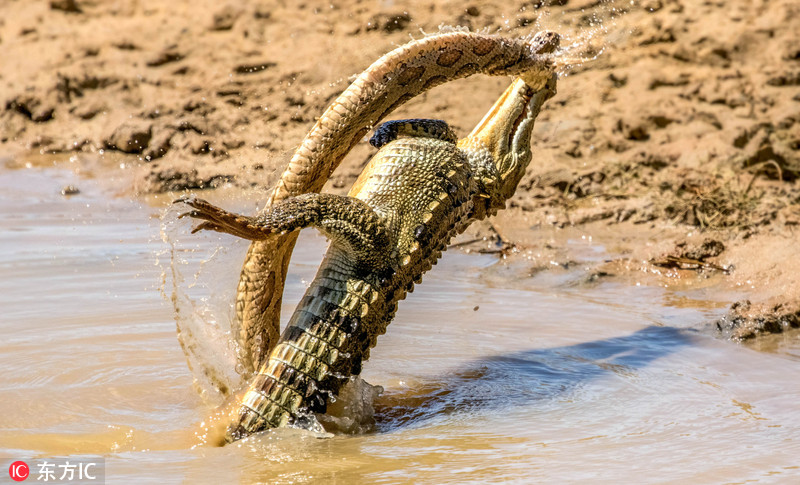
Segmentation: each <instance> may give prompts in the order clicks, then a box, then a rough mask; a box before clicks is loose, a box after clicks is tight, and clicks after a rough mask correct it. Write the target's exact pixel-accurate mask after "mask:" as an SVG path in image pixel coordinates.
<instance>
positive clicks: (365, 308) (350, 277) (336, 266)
mask: <svg viewBox="0 0 800 485" xmlns="http://www.w3.org/2000/svg"><path fill="white" fill-rule="evenodd" d="M176 203H183V204H186V205H188V206H190V207H191V208H192V210H190V211H188V212H186V213H184V214H182V215H181V216H180V217H192V218H195V219H199V220H201V221H203V222H201V223H200V224H199V225H198V226H197V227H195V228H194V230H193V231H192V232H197V231H200V230H212V231H218V232H223V233H228V234H232V235H235V236H239V237H242V238H246V239H250V240H254V241H261V240H267V239H269V238H270V237H275V236H276V235H278V234H282V233H286V232H291V231H296V230H299V229H302V228H305V227H316V228H317V229H319V230H320V231H322V232H323V233H325V234H326V235H328V236H329V237H330V239H331V249H330V250H329V251H328V253H327V255H326V258H325V261H324V262H323V265H322V269H321V271H320V273H319V274H318V275H317V277H316V278H315V280H314V282H313V283H312V285H311V286H310V288H309V290H308V292H307V293H306V295H305V296H304V298H303V300H302V301H301V302H300V305H299V307H298V308H299V309H300V310H298V311H296V312H295V313H294V314H293V316H292V318H291V320H290V321H289V323H288V325H287V327H286V330H285V331H284V332H283V335H282V338H281V339H280V342H279V343H278V344H277V346H276V347H275V348H274V349H272V352H271V353H270V358H269V361H268V362H267V363H266V364H264V365H263V366H262V367H261V368H260V369H259V371H258V373H257V374H256V375H255V377H254V378H253V379H252V381H251V382H250V384H249V386H248V388H247V390H246V392H244V393H243V394H242V395H241V398H239V399H237V401H236V409H235V413H236V414H235V415H234V416H233V417H232V424H231V425H230V426H229V428H228V430H227V433H226V440H228V441H235V440H237V439H240V438H242V437H244V436H247V435H249V434H251V433H252V432H253V431H254V430H259V429H264V428H270V427H278V426H284V425H286V424H289V423H296V424H305V425H306V426H308V424H307V423H305V421H309V422H312V419H313V413H315V412H324V411H325V408H326V405H327V401H328V398H329V397H330V396H331V395H333V394H335V393H336V392H337V391H338V389H339V388H340V387H341V385H342V384H343V383H344V382H345V381H346V380H347V379H348V378H349V376H351V375H354V374H358V373H360V371H361V363H362V361H363V359H364V358H366V356H367V355H368V353H369V348H370V347H371V346H372V345H374V341H375V338H376V337H377V334H378V333H382V329H384V328H385V326H386V324H387V323H388V319H387V318H386V316H387V309H386V306H387V304H388V303H387V301H386V296H387V295H386V294H384V293H385V292H384V291H382V289H383V288H382V286H383V287H385V286H386V282H387V281H389V280H390V279H391V277H392V276H393V275H394V274H395V267H396V266H398V264H396V263H394V261H395V259H396V256H395V257H393V256H392V253H393V251H392V250H391V249H390V248H391V247H392V246H393V244H392V242H391V238H390V236H389V235H388V233H387V230H386V227H385V226H384V222H383V220H382V219H381V217H380V216H379V215H378V214H377V213H376V212H375V211H374V210H373V209H372V208H371V207H370V206H369V205H367V204H366V203H365V202H363V201H361V200H359V199H356V198H353V197H344V196H337V195H331V194H306V195H303V196H299V197H292V198H289V199H286V200H284V201H282V202H281V203H278V204H276V205H274V206H272V207H271V208H270V210H268V211H266V212H265V213H264V214H262V215H261V216H259V217H247V216H241V215H237V214H233V213H230V212H227V211H225V210H222V209H220V208H218V207H216V206H214V205H212V204H210V203H208V202H206V201H204V200H202V199H194V198H182V199H179V200H177V201H176ZM382 282H383V283H382ZM395 307H396V306H393V308H395ZM388 313H393V311H392V312H388Z"/></svg>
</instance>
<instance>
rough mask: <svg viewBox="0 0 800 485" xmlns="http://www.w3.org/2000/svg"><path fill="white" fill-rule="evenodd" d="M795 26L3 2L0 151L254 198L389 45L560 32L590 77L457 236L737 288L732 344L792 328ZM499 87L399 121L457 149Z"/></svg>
mask: <svg viewBox="0 0 800 485" xmlns="http://www.w3.org/2000/svg"><path fill="white" fill-rule="evenodd" d="M798 18H800V4H798V3H797V2H796V1H795V0H782V1H780V0H779V1H766V0H755V1H753V0H730V1H712V0H705V1H689V0H643V1H637V2H604V1H588V0H549V1H548V0H544V1H520V0H512V1H503V2H499V1H480V2H478V1H474V2H470V1H466V2H465V1H463V0H458V1H448V0H446V1H441V2H433V1H419V2H417V1H415V2H403V1H397V2H372V1H361V0H343V1H337V2H283V1H279V0H274V1H246V2H231V3H229V4H220V3H219V2H213V1H209V0H201V1H195V2H188V1H175V2H161V1H158V0H141V1H131V2H118V1H108V0H52V1H27V0H7V1H5V2H2V4H0V64H1V65H2V66H3V69H2V70H0V154H2V155H10V156H12V157H14V158H15V159H17V160H24V159H25V158H26V157H29V156H30V155H31V154H37V153H45V154H47V153H52V154H56V156H59V155H63V157H73V160H76V161H77V163H79V164H81V163H86V164H91V163H95V164H96V163H98V162H97V161H98V160H100V162H99V163H100V165H103V166H111V167H119V166H122V167H127V168H128V170H127V172H129V173H130V174H131V177H130V180H131V182H130V187H128V188H127V189H129V192H132V193H143V192H161V191H173V190H185V189H201V188H214V187H217V186H220V185H222V184H234V185H237V186H241V187H256V188H264V187H269V186H271V184H272V183H273V182H274V181H275V180H276V178H277V176H278V174H279V172H280V170H282V168H283V166H284V165H285V163H286V161H287V160H288V158H289V156H290V154H291V153H292V150H293V149H294V148H295V147H296V146H297V145H298V144H299V142H300V140H301V139H302V137H303V136H304V135H305V133H306V132H307V131H308V130H309V128H310V127H311V126H312V125H313V123H314V120H315V117H316V116H319V114H320V113H321V112H322V111H323V109H324V108H325V106H326V105H327V104H328V103H329V102H330V101H331V100H332V99H333V98H334V97H335V96H336V95H337V94H338V93H339V92H341V91H342V90H343V89H344V88H345V87H346V86H347V83H348V80H350V79H351V78H352V77H353V76H354V75H356V74H357V73H358V72H360V71H361V70H363V69H364V68H365V67H367V66H368V65H369V64H370V63H371V62H372V61H374V60H375V59H377V58H378V57H379V56H380V55H382V54H383V53H385V52H387V51H389V50H391V49H392V48H394V47H396V46H398V45H400V44H403V43H405V42H407V41H408V40H409V39H411V38H419V37H421V36H423V35H424V33H434V32H437V31H438V30H439V29H440V26H442V25H444V26H462V27H467V28H469V29H471V30H478V31H487V32H498V33H501V34H503V35H508V36H523V35H528V34H530V33H531V32H532V31H535V30H540V29H550V30H555V31H558V32H560V33H561V34H562V35H563V36H564V38H565V44H566V45H567V46H571V47H570V49H569V54H570V55H580V56H583V57H584V58H586V59H587V62H584V63H582V64H579V65H576V66H574V67H572V68H571V69H568V70H566V71H565V72H564V73H563V76H562V78H561V80H560V82H559V94H558V95H557V97H555V98H554V99H552V100H551V101H550V102H549V103H548V104H547V106H546V107H545V110H544V111H543V112H542V114H541V115H540V117H539V120H538V122H537V127H536V131H535V136H534V151H535V155H534V156H535V158H534V162H533V163H532V165H531V167H530V169H529V171H528V174H527V176H526V177H525V179H524V180H523V181H522V183H521V185H520V187H519V190H518V192H517V194H516V195H515V197H514V198H513V199H512V200H511V201H510V203H509V210H507V211H506V212H505V213H503V214H501V215H500V216H499V217H498V218H497V219H496V220H494V221H493V222H492V223H491V224H482V225H479V226H477V227H476V228H475V229H474V230H473V231H472V233H471V236H472V237H474V236H475V235H481V236H482V235H486V234H487V233H491V234H490V235H492V237H494V238H495V240H497V241H500V242H501V244H497V245H496V246H497V247H498V248H499V249H498V250H499V251H500V252H501V253H502V254H504V255H506V256H508V257H523V256H524V257H528V258H529V259H531V260H532V261H533V262H532V263H531V264H533V265H534V266H536V265H537V264H540V263H537V261H539V262H541V261H546V260H547V259H548V258H550V261H553V260H563V261H564V262H567V261H571V260H572V258H573V257H578V256H575V255H570V254H568V253H567V252H565V251H560V250H558V249H557V248H554V247H553V245H552V244H550V243H549V242H548V241H549V240H550V238H551V235H552V234H553V231H559V230H576V229H577V230H578V231H580V232H581V233H582V234H584V235H590V236H591V237H593V238H595V239H596V240H598V241H601V242H602V243H603V244H605V245H606V246H607V247H608V248H611V254H613V255H614V258H613V260H611V261H605V262H601V263H593V264H591V265H588V267H587V275H588V276H587V280H591V279H592V278H594V277H598V275H599V276H602V277H611V278H620V279H624V280H630V281H633V280H636V281H640V280H645V281H646V282H647V283H649V284H661V285H680V286H686V287H698V286H709V285H711V286H712V287H713V288H715V289H717V290H718V291H720V292H725V291H731V292H732V293H731V294H733V292H736V291H740V292H741V291H743V292H744V293H746V294H747V301H744V300H738V301H736V302H733V301H732V304H733V305H732V308H731V311H730V314H729V315H728V316H726V317H725V318H723V319H721V320H720V321H719V322H716V323H715V324H713V326H715V327H717V328H718V331H719V332H720V333H721V334H723V335H725V336H730V337H733V338H737V339H747V338H751V337H755V336H757V335H760V334H762V333H770V332H779V331H784V330H786V329H788V328H792V327H797V326H798V320H799V318H798V304H800V281H799V278H800V277H798V276H797V275H798V274H800V263H798V262H797V253H798V249H799V248H800V245H798V242H797V231H798V225H800V190H799V187H798V183H800V182H798V176H799V175H800V30H799V29H798V20H797V19H798ZM507 83H508V80H507V79H494V78H474V79H468V80H463V81H458V82H455V83H451V84H448V85H445V86H442V87H439V88H436V89H435V90H433V91H431V92H429V93H427V94H425V95H422V96H420V97H419V98H418V99H415V100H412V101H411V102H410V103H408V104H407V105H406V106H404V107H402V108H401V109H400V110H399V111H398V112H396V113H395V115H394V117H397V118H403V117H429V118H440V119H445V120H447V121H448V122H449V123H450V124H451V125H452V126H453V127H454V129H455V130H456V132H457V133H459V134H460V135H462V136H463V135H465V134H466V133H468V132H469V131H470V130H471V128H472V126H474V125H475V123H476V122H477V121H479V120H480V118H481V117H482V115H483V113H484V112H485V111H486V110H487V109H488V108H489V107H490V106H491V104H492V103H493V101H494V99H495V98H496V97H497V96H498V95H499V94H500V92H502V90H503V88H504V87H505V85H507ZM371 153H372V149H371V148H370V147H369V146H368V144H367V143H365V142H362V143H360V144H359V145H358V146H357V147H356V148H355V149H354V151H353V152H352V153H351V155H350V156H349V158H348V159H347V160H346V161H345V162H344V163H343V165H342V167H341V168H340V169H339V170H338V171H337V172H336V173H335V174H334V177H333V178H332V179H331V181H330V182H329V184H328V187H327V190H330V191H334V192H343V191H345V190H346V188H347V187H348V186H349V185H350V183H352V181H353V180H354V179H355V177H356V176H357V175H358V173H359V172H360V170H361V168H362V167H363V165H364V163H365V162H366V160H367V159H368V157H369V156H370V154H371ZM116 170H119V169H116ZM468 237H470V236H468ZM490 242H491V241H490ZM481 244H484V245H485V242H482V243H481ZM533 248H538V249H536V251H538V252H535V251H534V249H533ZM559 258H560V259H559ZM540 265H541V266H546V265H544V264H543V263H542V264H540Z"/></svg>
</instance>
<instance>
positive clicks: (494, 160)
mask: <svg viewBox="0 0 800 485" xmlns="http://www.w3.org/2000/svg"><path fill="white" fill-rule="evenodd" d="M556 78H557V76H556V74H555V73H551V74H550V76H549V77H548V79H547V80H546V81H545V82H544V84H543V86H542V87H540V88H539V89H534V88H532V87H531V86H530V85H528V84H527V83H526V82H525V81H524V80H523V79H522V78H517V79H516V80H515V81H514V82H513V83H512V84H511V86H509V87H508V89H506V91H505V92H504V93H503V95H502V96H500V98H499V99H498V100H497V102H496V103H495V104H494V106H493V107H492V109H490V110H489V112H488V113H487V114H486V116H485V117H484V118H483V120H481V122H480V123H478V126H476V127H475V129H474V130H473V131H472V133H470V134H469V136H467V137H466V138H464V139H463V140H460V141H459V147H460V148H462V149H463V150H464V152H465V153H466V155H467V158H468V159H469V160H471V161H472V164H473V166H475V167H478V170H481V167H483V170H487V169H488V170H490V171H491V172H493V173H492V176H489V177H486V183H485V185H486V186H485V187H484V191H485V193H484V194H483V197H485V198H486V199H488V200H487V202H488V207H487V211H488V213H490V214H491V213H493V212H494V211H496V210H497V209H501V208H503V207H505V201H506V200H507V199H508V198H510V197H511V196H512V195H514V191H515V190H516V188H517V185H518V184H519V181H520V180H521V179H522V176H523V175H524V174H525V169H526V168H527V167H528V164H529V163H530V161H531V158H532V154H531V133H532V131H533V124H534V121H535V120H536V116H537V115H538V114H539V111H540V110H541V108H542V105H543V104H544V102H545V101H547V100H548V99H550V98H551V97H552V96H554V95H555V93H556ZM487 164H488V165H489V167H487Z"/></svg>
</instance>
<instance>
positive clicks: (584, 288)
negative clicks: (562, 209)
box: [0, 168, 800, 484]
mask: <svg viewBox="0 0 800 485" xmlns="http://www.w3.org/2000/svg"><path fill="white" fill-rule="evenodd" d="M69 183H76V184H77V185H78V186H79V188H80V189H81V190H82V192H81V193H80V194H78V195H75V196H71V197H64V196H62V195H61V194H60V193H59V191H60V189H61V187H62V186H64V185H66V184H69ZM0 187H2V190H1V191H0V226H1V227H2V230H1V231H0V308H2V312H0V321H2V323H1V324H0V329H1V330H0V331H2V339H0V370H1V371H2V376H3V377H2V379H0V457H3V458H13V459H26V458H27V459H32V458H36V457H50V456H55V455H61V456H64V455H67V456H73V457H74V456H83V455H101V456H103V457H105V458H106V463H107V471H106V476H107V477H108V481H109V482H110V483H147V482H153V483H156V482H158V483H170V482H183V481H185V482H203V483H220V482H222V483H225V482H242V483H257V482H264V483H312V482H314V483H316V482H320V483H348V484H351V483H419V482H424V483H439V482H451V483H469V482H481V483H483V482H498V481H508V482H519V483H525V482H545V481H546V482H555V481H572V482H577V481H580V482H607V483H608V482H619V481H622V482H637V483H638V482H641V483H645V482H677V481H692V482H695V483H708V482H714V483H744V482H752V481H757V482H758V481H760V482H765V483H770V482H773V483H786V482H791V481H793V480H797V479H798V478H799V477H800V468H798V465H800V463H798V458H797V457H798V456H800V424H798V423H799V422H800V405H799V404H798V403H800V385H798V375H800V352H798V348H799V347H800V346H798V344H797V339H796V337H794V340H793V341H788V340H787V341H783V343H780V342H778V343H776V344H775V345H774V346H771V347H770V349H769V350H770V351H761V352H759V351H756V350H753V349H751V348H747V347H742V346H739V345H735V344H731V343H729V342H724V341H719V340H716V339H714V338H713V337H711V336H709V335H707V334H705V333H703V332H702V331H696V330H694V329H695V328H698V326H700V325H701V324H703V323H705V322H707V321H709V320H712V319H714V318H715V317H717V316H719V315H721V314H722V313H724V310H725V306H726V302H727V301H730V300H725V301H722V299H721V298H720V299H718V300H715V298H714V297H713V295H710V293H709V292H708V291H707V290H694V291H691V290H683V291H675V290H668V289H664V288H657V287H645V286H643V287H631V286H627V285H624V286H623V285H619V284H616V283H608V282H599V283H593V284H582V283H580V282H581V281H582V279H583V276H584V274H583V270H582V269H581V268H580V267H579V266H580V265H578V266H576V268H575V269H574V270H569V271H561V272H558V273H538V274H536V275H534V276H530V273H531V271H530V270H529V268H527V267H526V265H525V263H524V261H516V262H514V263H505V262H502V261H498V259H497V258H496V257H494V256H492V255H467V254H463V253H460V252H458V251H450V252H449V253H447V254H446V256H445V258H444V259H443V261H442V262H441V263H440V264H439V265H438V266H437V267H436V268H435V269H434V271H432V272H431V273H430V274H429V275H428V276H427V277H426V279H425V282H424V284H423V285H421V286H420V287H419V288H418V290H417V291H416V292H415V293H414V294H413V295H411V296H410V297H409V298H408V299H407V300H406V301H405V302H404V303H403V304H402V305H401V308H400V312H399V313H398V316H397V318H396V319H395V321H394V322H393V323H392V325H391V326H390V327H389V331H388V333H387V334H386V335H385V336H383V337H382V338H381V340H380V342H379V345H378V347H377V348H376V349H375V350H374V352H373V357H372V359H371V360H370V361H369V363H368V364H367V365H366V366H365V370H364V374H363V376H364V377H365V379H366V380H367V381H369V382H371V383H373V384H377V385H381V386H383V387H384V388H385V392H384V395H383V396H381V397H380V398H379V399H378V401H377V402H376V406H377V408H378V416H377V419H378V429H377V430H376V431H374V432H372V433H368V434H363V435H357V436H334V437H332V438H327V439H320V438H317V437H314V436H311V435H309V434H306V433H303V432H299V431H293V430H280V431H277V432H269V433H264V434H262V435H259V436H256V437H253V438H251V439H248V440H245V441H243V442H240V443H238V444H236V445H233V446H227V447H224V448H213V447H208V446H194V445H195V444H196V443H197V440H196V439H195V438H194V437H193V435H192V431H191V430H192V425H193V424H194V423H196V422H198V421H200V420H202V419H203V418H204V417H205V415H206V413H208V412H209V410H210V409H212V407H213V406H214V404H215V403H216V402H217V401H218V399H219V397H218V396H217V395H215V394H214V393H213V392H211V388H210V387H209V385H208V383H204V382H203V380H202V379H200V380H199V381H198V384H194V383H193V382H194V379H193V373H192V371H190V369H189V366H187V361H186V357H185V356H184V353H183V352H182V350H181V347H180V346H179V344H178V341H177V339H176V331H175V318H174V317H175V315H174V310H173V306H172V304H171V303H169V301H168V300H167V299H165V298H163V296H162V293H165V294H166V295H167V296H168V297H171V296H173V290H174V291H175V292H176V294H175V297H176V299H175V301H176V302H177V303H178V306H179V308H182V309H184V310H183V311H184V315H183V317H182V318H184V319H188V320H189V321H190V322H189V323H186V326H185V327H184V334H183V335H182V337H183V338H184V343H185V344H187V343H188V345H189V347H192V348H193V349H194V352H195V354H194V355H198V354H199V355H201V357H199V358H198V359H200V360H204V359H203V357H202V353H203V352H209V351H215V352H217V355H214V356H211V355H209V356H207V357H206V358H205V360H204V361H203V362H201V361H197V360H196V361H194V362H193V364H192V366H193V369H194V370H195V373H198V370H199V369H200V368H202V367H203V366H206V367H207V368H208V369H216V370H219V372H221V373H222V374H223V375H222V377H221V379H223V380H224V379H228V380H231V381H235V379H236V375H237V374H236V372H235V368H234V367H235V365H234V363H233V360H232V357H231V355H232V354H231V353H230V352H231V350H230V345H228V343H227V342H226V341H225V339H226V338H227V334H226V332H227V331H228V328H229V327H228V322H227V321H225V319H226V318H230V307H229V305H228V302H229V298H230V296H231V295H232V284H233V283H232V282H235V277H236V272H237V268H236V264H238V263H235V262H236V261H241V257H242V252H243V251H244V248H245V245H244V244H241V243H238V242H232V241H231V240H229V239H224V237H223V236H220V237H217V236H216V235H205V236H194V237H189V236H188V235H186V233H185V229H186V225H181V226H180V227H177V228H168V229H167V233H168V238H167V241H173V242H174V243H175V245H174V246H171V245H170V244H169V243H165V242H164V241H163V240H162V235H161V232H162V229H161V220H160V216H161V214H162V211H163V209H162V207H163V205H164V201H163V200H137V201H130V200H127V199H120V198H113V197H111V194H109V193H108V192H107V191H106V190H104V189H101V188H100V184H98V183H96V182H94V181H92V180H87V179H84V178H81V179H78V178H77V176H75V175H74V174H73V173H71V172H69V171H67V170H53V169H35V168H34V169H21V170H8V169H3V170H0ZM220 196H221V197H226V196H225V195H224V194H221V195H220ZM225 203H226V205H227V206H228V207H233V208H236V209H240V210H252V207H253V205H254V202H253V201H247V200H244V201H243V200H233V199H228V200H227V201H226V202H225ZM574 236H575V237H574ZM559 243H560V244H566V245H572V246H574V247H575V248H577V249H579V250H582V251H583V253H582V254H584V259H585V260H592V259H598V258H603V257H605V256H606V253H605V249H604V248H603V247H602V246H599V245H597V244H595V243H587V242H586V240H584V239H581V238H580V237H579V236H576V235H569V234H565V235H564V237H561V239H560V240H559ZM220 246H223V249H221V250H220V249H219V248H220ZM324 247H325V242H324V240H322V239H321V238H319V237H317V236H315V235H314V234H309V235H308V237H304V238H303V240H302V241H301V244H300V246H299V248H298V252H297V253H296V256H297V257H296V258H295V260H294V265H293V267H292V270H291V271H292V276H291V277H290V284H289V286H288V287H287V296H286V298H285V300H286V301H287V309H286V310H287V311H285V312H284V313H285V314H286V313H288V310H289V309H290V307H291V304H292V303H293V302H296V301H298V299H299V296H300V294H301V293H302V291H303V289H304V287H305V282H307V281H310V278H311V277H312V275H313V272H314V264H315V263H316V262H317V261H319V259H320V254H321V252H322V251H323V250H324ZM215 252H216V254H215V256H214V257H213V258H211V262H209V263H205V262H204V261H206V260H207V259H209V256H210V255H212V254H214V253H215ZM579 252H580V251H579ZM173 258H174V260H175V262H176V265H177V266H178V267H179V268H181V271H179V273H180V275H181V276H179V278H178V281H177V286H174V287H173V285H172V277H171V275H170V274H166V278H165V273H169V271H168V270H169V268H171V267H172V266H171V261H172V260H173ZM228 261H233V262H234V263H230V264H228ZM226 265H227V266H229V268H228V269H227V270H226V269H225V266H226ZM165 268H166V271H165ZM208 274H218V276H217V277H215V278H211V280H208V279H206V280H204V281H212V282H211V283H202V281H201V279H202V278H203V277H206V276H198V277H197V278H195V275H208ZM214 281H216V283H214ZM729 296H730V295H729ZM187 305H188V306H187ZM226 308H227V310H226ZM211 314H213V316H209V315H211ZM226 315H227V317H226ZM192 319H195V320H197V321H198V322H203V323H204V325H201V324H199V323H198V324H192V323H191V320H192ZM205 324H207V325H205ZM204 329H205V330H204ZM203 346H205V347H203ZM198 348H200V350H198ZM202 349H206V350H202ZM6 461H8V460H6ZM3 476H5V475H3Z"/></svg>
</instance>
